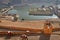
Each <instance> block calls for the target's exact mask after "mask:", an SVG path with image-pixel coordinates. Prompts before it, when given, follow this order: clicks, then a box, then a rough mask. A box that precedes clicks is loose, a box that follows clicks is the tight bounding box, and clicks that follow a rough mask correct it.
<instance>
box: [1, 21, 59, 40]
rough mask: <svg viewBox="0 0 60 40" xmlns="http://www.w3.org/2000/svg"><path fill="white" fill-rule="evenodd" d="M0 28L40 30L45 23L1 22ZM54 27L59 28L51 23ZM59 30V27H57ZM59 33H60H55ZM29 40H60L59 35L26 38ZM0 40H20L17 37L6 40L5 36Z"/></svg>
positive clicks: (57, 24) (56, 24)
mask: <svg viewBox="0 0 60 40" xmlns="http://www.w3.org/2000/svg"><path fill="white" fill-rule="evenodd" d="M1 21H2V22H1V23H0V25H1V26H10V27H11V26H12V27H22V28H23V27H24V28H33V29H41V28H43V25H44V23H45V20H40V21H23V22H18V21H17V22H11V21H8V20H1ZM52 24H53V26H54V27H59V23H52ZM59 28H60V27H59ZM56 33H60V32H56ZM28 39H29V40H60V35H53V34H52V35H49V36H45V35H43V34H41V35H38V36H28ZM0 40H21V38H20V37H19V36H15V37H11V38H10V39H6V37H5V36H3V37H0Z"/></svg>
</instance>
